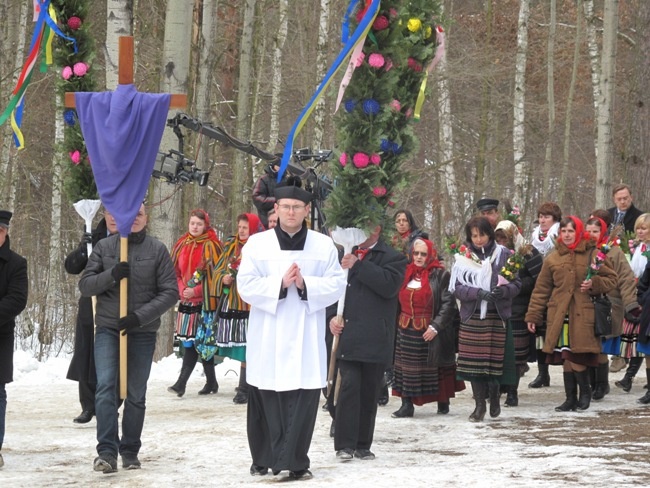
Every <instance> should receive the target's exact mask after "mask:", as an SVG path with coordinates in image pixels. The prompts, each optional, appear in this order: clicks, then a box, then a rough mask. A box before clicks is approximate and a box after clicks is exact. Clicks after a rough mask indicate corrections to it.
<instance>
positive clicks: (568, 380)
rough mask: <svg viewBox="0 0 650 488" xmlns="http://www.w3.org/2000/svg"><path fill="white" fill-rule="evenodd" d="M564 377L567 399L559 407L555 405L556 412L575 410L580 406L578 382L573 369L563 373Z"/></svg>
mask: <svg viewBox="0 0 650 488" xmlns="http://www.w3.org/2000/svg"><path fill="white" fill-rule="evenodd" d="M562 378H563V379H564V393H565V395H566V400H565V401H564V403H563V404H562V405H560V406H558V407H555V411H556V412H573V411H575V410H576V408H578V383H577V381H576V377H575V375H574V374H573V372H571V371H565V372H564V373H562Z"/></svg>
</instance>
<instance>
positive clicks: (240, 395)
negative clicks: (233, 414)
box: [232, 388, 248, 405]
mask: <svg viewBox="0 0 650 488" xmlns="http://www.w3.org/2000/svg"><path fill="white" fill-rule="evenodd" d="M232 402H233V403H235V404H237V405H245V404H246V403H248V390H246V391H243V390H242V389H241V388H240V389H238V390H237V394H236V395H235V396H234V398H233V399H232Z"/></svg>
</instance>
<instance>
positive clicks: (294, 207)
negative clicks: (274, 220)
mask: <svg viewBox="0 0 650 488" xmlns="http://www.w3.org/2000/svg"><path fill="white" fill-rule="evenodd" d="M306 206H307V205H278V208H279V209H280V210H282V211H283V212H288V211H289V210H293V211H294V212H298V211H300V210H303V209H304V208H305V207H306Z"/></svg>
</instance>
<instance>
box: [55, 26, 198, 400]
mask: <svg viewBox="0 0 650 488" xmlns="http://www.w3.org/2000/svg"><path fill="white" fill-rule="evenodd" d="M117 79H118V83H119V84H120V85H131V84H133V37H132V36H124V37H120V39H119V61H118V76H117ZM186 105H187V95H172V96H171V100H170V103H169V108H184V107H185V106H186ZM65 106H66V107H68V108H75V107H76V103H75V94H74V92H66V94H65ZM120 261H128V239H127V238H126V237H122V238H121V239H120ZM127 282H128V279H127V278H124V279H122V280H120V318H122V317H126V315H127V313H128V306H127V301H126V298H127ZM126 353H127V338H126V336H123V335H121V334H120V398H122V399H124V398H126V394H127V381H126V379H127V361H126V358H127V354H126Z"/></svg>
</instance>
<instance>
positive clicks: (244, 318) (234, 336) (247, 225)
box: [212, 213, 279, 404]
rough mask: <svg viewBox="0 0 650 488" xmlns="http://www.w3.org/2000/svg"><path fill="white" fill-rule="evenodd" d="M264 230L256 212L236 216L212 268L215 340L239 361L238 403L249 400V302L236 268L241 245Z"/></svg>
mask: <svg viewBox="0 0 650 488" xmlns="http://www.w3.org/2000/svg"><path fill="white" fill-rule="evenodd" d="M263 230H264V226H263V225H262V222H261V221H260V219H259V217H258V216H257V215H255V214H251V213H245V214H241V215H238V216H237V233H236V234H235V235H234V236H232V237H230V238H228V239H227V240H226V242H225V243H224V247H223V254H222V255H221V259H219V262H218V263H217V265H216V267H215V270H214V274H215V288H214V291H213V292H212V295H214V296H218V297H220V299H219V305H218V311H217V316H216V317H215V323H216V327H215V329H216V333H215V336H216V337H215V340H216V345H217V346H218V347H219V350H218V353H217V354H218V355H219V356H224V357H229V358H232V359H235V360H237V361H241V369H240V374H239V386H238V387H237V394H236V395H235V397H234V398H233V402H235V403H238V404H243V403H247V402H248V385H247V383H246V333H247V332H248V314H249V311H250V305H248V304H247V303H246V302H244V301H243V300H242V299H241V297H240V296H239V293H238V292H237V270H238V269H239V263H240V262H241V250H242V247H244V245H245V244H246V242H247V241H248V238H249V237H250V236H251V235H253V234H256V233H257V232H260V231H263ZM278 292H279V291H278Z"/></svg>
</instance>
